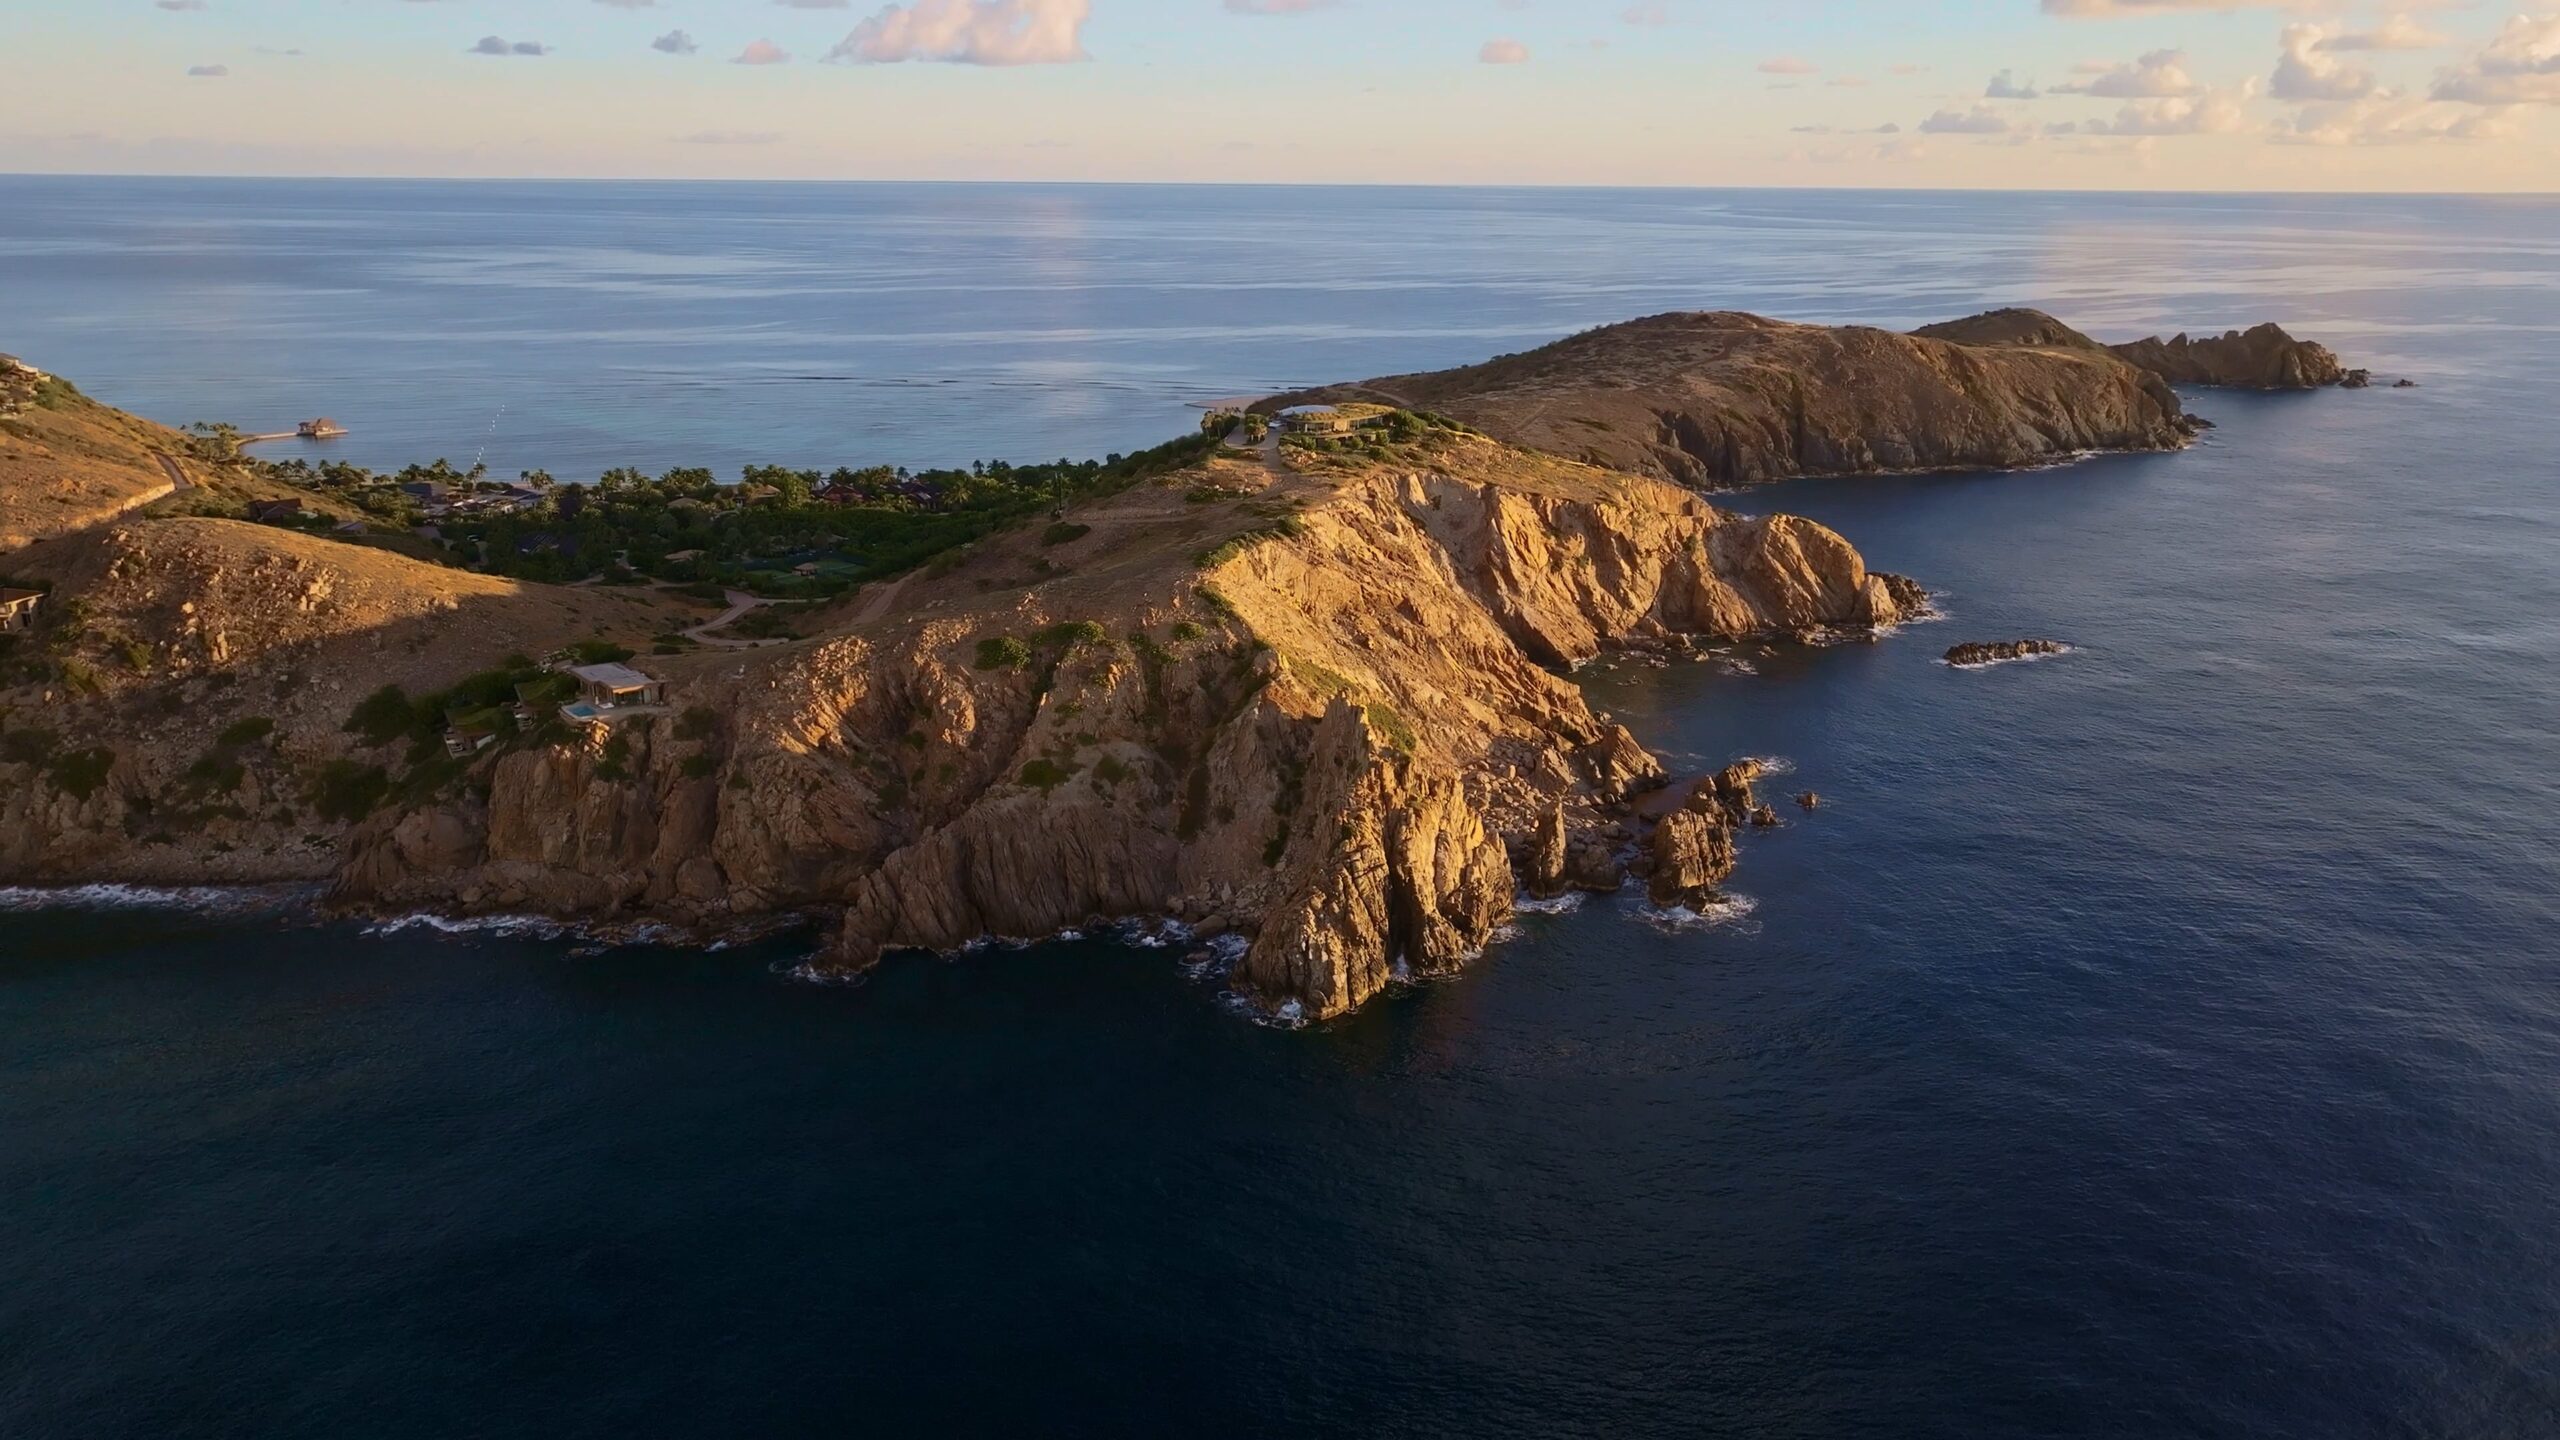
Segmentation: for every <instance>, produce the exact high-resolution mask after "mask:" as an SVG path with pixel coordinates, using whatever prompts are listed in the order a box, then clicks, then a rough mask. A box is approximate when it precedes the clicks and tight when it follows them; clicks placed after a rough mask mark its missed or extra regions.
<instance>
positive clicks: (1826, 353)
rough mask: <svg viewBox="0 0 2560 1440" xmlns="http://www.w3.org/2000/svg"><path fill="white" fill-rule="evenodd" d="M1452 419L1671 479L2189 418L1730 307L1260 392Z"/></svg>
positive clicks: (2142, 400)
mask: <svg viewBox="0 0 2560 1440" xmlns="http://www.w3.org/2000/svg"><path fill="white" fill-rule="evenodd" d="M1353 401H1373V402H1376V403H1381V404H1388V405H1397V406H1402V407H1406V408H1409V409H1419V410H1428V411H1435V412H1438V413H1441V414H1445V415H1449V416H1453V417H1455V418H1456V419H1459V420H1462V421H1464V422H1466V423H1467V424H1468V425H1470V426H1473V427H1475V428H1476V429H1479V430H1482V431H1484V432H1485V433H1487V434H1489V435H1493V436H1495V437H1497V438H1499V439H1502V440H1506V441H1509V442H1511V443H1513V444H1515V445H1521V446H1525V447H1529V448H1533V449H1538V450H1544V451H1548V452H1550V453H1553V454H1558V455H1566V456H1571V457H1574V458H1577V459H1582V460H1587V461H1589V462H1591V463H1593V464H1597V465H1602V466H1606V467H1609V468H1612V469H1620V470H1629V471H1634V472H1636V473H1640V474H1646V475H1653V476H1658V477H1660V478H1663V479H1667V480H1672V481H1676V482H1679V483H1681V484H1689V485H1729V484H1739V483H1747V482H1752V481H1761V480H1773V479H1779V478H1783V477H1786V476H1792V475H1854V474H1871V473H1876V472H1884V471H1910V470H1944V469H1999V468H2008V467H2015V466H2022V465H2032V464H2036V463H2039V462H2042V461H2046V460H2050V459H2053V458H2055V457H2057V456H2063V455H2073V454H2080V453H2084V452H2087V451H2093V450H2168V449H2175V448H2177V447H2179V446H2182V445H2184V444H2185V443H2187V440H2188V439H2189V437H2190V436H2191V435H2192V433H2193V430H2194V427H2193V426H2192V425H2191V424H2190V423H2189V421H2188V419H2187V417H2186V414H2185V411H2184V409H2183V408H2182V407H2181V406H2180V404H2179V402H2178V398H2177V396H2175V395H2174V394H2172V393H2170V391H2169V388H2168V387H2167V386H2166V385H2164V384H2162V383H2161V382H2160V380H2159V378H2158V377H2157V376H2155V375H2153V374H2151V373H2150V372H2148V371H2146V370H2143V369H2140V368H2137V367H2135V366H2133V365H2129V364H2126V363H2124V362H2123V361H2122V360H2120V359H2119V358H2117V357H2116V356H2114V355H2112V354H2110V353H2108V352H2106V351H2105V350H2103V349H2100V348H2098V347H2095V346H2087V347H2081V346H2064V347H2056V348H2037V347H2033V346H2028V345H2023V344H2018V343H2014V342H2011V343H2001V344H1966V343H1957V342H1956V341H1953V340H1947V339H1939V338H1934V337H1931V336H1928V335H1897V334H1894V333H1892V332H1890V331H1884V330H1874V329H1868V328H1865V327H1862V326H1822V325H1793V324H1787V323H1785V322H1782V321H1776V320H1767V319H1763V318H1761V317H1759V316H1756V315H1744V314H1737V313H1732V312H1709V313H1697V314H1671V315H1656V316H1653V317H1651V318H1649V319H1644V320H1634V321H1629V322H1627V323H1626V324H1623V325H1610V326H1605V327H1603V328H1601V329H1598V330H1592V331H1588V332H1585V333H1584V334H1581V335H1576V336H1574V337H1572V338H1571V339H1568V340H1561V341H1558V342H1556V343H1555V344H1552V345H1547V346H1543V347H1541V348H1539V349H1536V350H1532V351H1529V352H1528V353H1526V354H1521V355H1506V356H1503V357H1501V358H1499V359H1495V360H1491V361H1488V362H1486V363H1484V364H1481V365H1470V366H1465V367H1463V368H1460V369H1456V370H1442V371H1436V372H1431V373H1428V374H1417V375H1392V376H1386V377H1383V378H1380V379H1375V380H1367V381H1362V382H1359V383H1357V384H1350V385H1335V386H1327V387H1323V388H1320V389H1315V390H1304V391H1296V392H1292V393H1290V394H1286V395H1277V396H1273V397H1271V398H1270V399H1268V400H1265V401H1262V402H1260V403H1259V404H1258V405H1257V406H1256V408H1257V409H1260V410H1264V411H1277V410H1280V409H1283V408H1286V407H1289V406H1294V405H1305V404H1340V403H1346V402H1353Z"/></svg>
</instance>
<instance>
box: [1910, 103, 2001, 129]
mask: <svg viewBox="0 0 2560 1440" xmlns="http://www.w3.org/2000/svg"><path fill="white" fill-rule="evenodd" d="M1920 133H1921V134H1923V135H2006V134H2008V133H2009V117H2008V116H2006V115H2003V114H2001V113H2000V112H1999V111H1997V110H1994V109H1992V108H1991V107H1990V106H1988V105H1976V106H1974V107H1973V108H1972V109H1970V110H1941V111H1939V112H1938V113H1937V114H1935V115H1932V116H1930V117H1929V118H1928V119H1926V120H1923V121H1921V122H1920Z"/></svg>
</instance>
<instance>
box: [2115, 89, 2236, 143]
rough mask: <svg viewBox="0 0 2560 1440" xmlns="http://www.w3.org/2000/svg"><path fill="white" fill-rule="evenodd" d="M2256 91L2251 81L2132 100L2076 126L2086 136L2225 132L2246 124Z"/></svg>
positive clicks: (2221, 133)
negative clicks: (2235, 86)
mask: <svg viewBox="0 0 2560 1440" xmlns="http://www.w3.org/2000/svg"><path fill="white" fill-rule="evenodd" d="M2257 90H2258V84H2257V81H2255V80H2251V81H2250V82H2249V83H2248V84H2246V85H2243V86H2241V87H2240V88H2239V89H2237V90H2208V91H2205V92H2203V93H2201V94H2196V95H2168V96H2155V97H2151V98H2148V99H2142V100H2136V101H2134V102H2133V103H2132V104H2130V105H2127V106H2125V107H2124V108H2123V109H2121V110H2118V111H2117V112H2116V115H2115V118H2114V119H2112V120H2087V121H2083V122H2081V126H2080V129H2081V131H2082V132H2083V133H2085V134H2090V135H2228V134H2230V133H2231V132H2233V131H2235V130H2238V129H2240V128H2241V127H2242V126H2244V125H2245V124H2247V123H2248V113H2247V109H2246V107H2247V104H2248V102H2249V101H2250V100H2251V99H2254V98H2255V97H2256V95H2257Z"/></svg>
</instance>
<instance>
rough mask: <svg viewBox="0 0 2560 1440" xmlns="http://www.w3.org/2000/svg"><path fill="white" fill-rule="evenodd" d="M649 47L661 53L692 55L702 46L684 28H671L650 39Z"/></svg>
mask: <svg viewBox="0 0 2560 1440" xmlns="http://www.w3.org/2000/svg"><path fill="white" fill-rule="evenodd" d="M649 48H650V49H652V50H655V51H657V52H658V53H659V54H661V55H690V54H692V53H693V52H694V51H696V50H699V49H701V48H702V46H701V45H700V44H699V43H698V42H696V41H695V40H694V38H693V37H692V36H690V35H688V34H686V33H685V32H683V31H682V30H670V31H668V32H667V33H666V34H664V35H661V36H659V37H658V38H657V39H655V40H652V41H650V42H649Z"/></svg>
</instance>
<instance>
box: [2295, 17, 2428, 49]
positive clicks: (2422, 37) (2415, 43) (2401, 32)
mask: <svg viewBox="0 0 2560 1440" xmlns="http://www.w3.org/2000/svg"><path fill="white" fill-rule="evenodd" d="M2452 43H2453V41H2452V40H2451V39H2450V38H2448V37H2446V36H2443V35H2439V34H2437V33H2435V32H2434V31H2432V30H2429V29H2428V28H2427V27H2425V26H2424V25H2421V24H2419V23H2418V22H2417V21H2415V20H2412V19H2410V18H2409V17H2408V16H2406V15H2393V16H2389V17H2387V18H2386V19H2384V20H2383V22H2382V23H2381V24H2379V25H2376V26H2374V27H2373V28H2372V29H2370V30H2349V31H2345V32H2343V33H2341V34H2337V35H2331V36H2329V37H2327V38H2326V39H2323V40H2322V41H2321V42H2320V48H2321V49H2323V50H2437V49H2441V48H2443V47H2444V46H2447V45H2450V44H2452Z"/></svg>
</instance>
